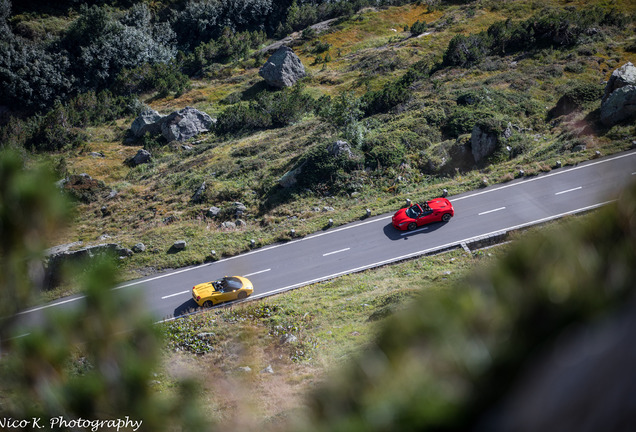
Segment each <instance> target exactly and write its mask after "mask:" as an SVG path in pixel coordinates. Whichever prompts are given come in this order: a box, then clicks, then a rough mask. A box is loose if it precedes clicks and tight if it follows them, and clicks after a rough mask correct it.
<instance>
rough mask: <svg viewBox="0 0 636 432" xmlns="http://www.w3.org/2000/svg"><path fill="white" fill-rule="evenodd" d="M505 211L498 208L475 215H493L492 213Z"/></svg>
mask: <svg viewBox="0 0 636 432" xmlns="http://www.w3.org/2000/svg"><path fill="white" fill-rule="evenodd" d="M505 209H506V208H505V207H499V208H496V209H494V210H488V211H485V212H481V213H477V216H482V215H485V214H488V213H494V212H497V211H500V210H505Z"/></svg>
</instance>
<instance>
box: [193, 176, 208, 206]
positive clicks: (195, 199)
mask: <svg viewBox="0 0 636 432" xmlns="http://www.w3.org/2000/svg"><path fill="white" fill-rule="evenodd" d="M204 193H205V181H204V182H203V183H201V186H199V187H198V189H197V191H196V192H195V193H194V195H192V198H191V199H190V201H192V202H193V203H200V202H201V201H202V200H203V194H204Z"/></svg>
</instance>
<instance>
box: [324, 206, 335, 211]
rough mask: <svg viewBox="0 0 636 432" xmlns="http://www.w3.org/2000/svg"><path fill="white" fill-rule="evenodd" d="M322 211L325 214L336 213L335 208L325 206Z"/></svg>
mask: <svg viewBox="0 0 636 432" xmlns="http://www.w3.org/2000/svg"><path fill="white" fill-rule="evenodd" d="M322 211H323V212H332V211H335V209H334V208H333V207H329V206H324V207H323V208H322Z"/></svg>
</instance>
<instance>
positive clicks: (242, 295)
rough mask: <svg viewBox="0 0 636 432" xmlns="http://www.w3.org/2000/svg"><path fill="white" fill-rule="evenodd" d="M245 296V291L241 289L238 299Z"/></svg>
mask: <svg viewBox="0 0 636 432" xmlns="http://www.w3.org/2000/svg"><path fill="white" fill-rule="evenodd" d="M245 297H247V293H246V292H245V291H241V292H239V293H238V298H239V299H244V298H245Z"/></svg>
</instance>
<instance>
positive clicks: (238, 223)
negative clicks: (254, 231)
mask: <svg viewBox="0 0 636 432" xmlns="http://www.w3.org/2000/svg"><path fill="white" fill-rule="evenodd" d="M234 223H235V224H236V226H237V227H241V226H245V225H247V224H246V223H245V221H244V220H243V219H237V220H236V222H234Z"/></svg>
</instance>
